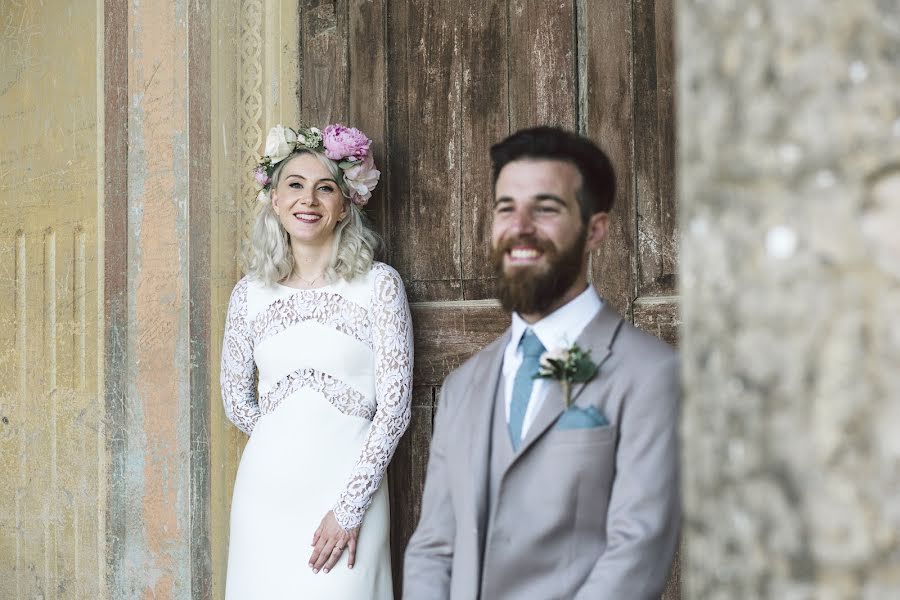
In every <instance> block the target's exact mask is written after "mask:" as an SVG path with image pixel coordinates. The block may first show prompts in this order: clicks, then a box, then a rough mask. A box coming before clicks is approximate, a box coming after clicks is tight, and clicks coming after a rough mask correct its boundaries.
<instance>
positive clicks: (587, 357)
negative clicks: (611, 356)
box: [534, 344, 599, 408]
mask: <svg viewBox="0 0 900 600" xmlns="http://www.w3.org/2000/svg"><path fill="white" fill-rule="evenodd" d="M598 368H599V367H598V366H597V364H596V363H595V362H594V361H592V360H591V351H590V350H587V351H585V350H582V349H581V347H580V346H579V345H578V344H572V346H571V347H569V348H553V349H551V350H548V351H546V352H544V353H543V354H542V355H541V363H540V369H539V370H538V372H537V374H536V375H535V376H534V378H535V379H555V380H556V381H558V382H559V384H560V385H561V386H562V389H563V394H564V397H565V402H566V408H569V406H570V405H571V404H572V384H573V383H584V382H587V381H590V380H591V379H593V378H594V375H596V374H597V369H598Z"/></svg>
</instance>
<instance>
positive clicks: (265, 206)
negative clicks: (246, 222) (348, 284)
mask: <svg viewBox="0 0 900 600" xmlns="http://www.w3.org/2000/svg"><path fill="white" fill-rule="evenodd" d="M307 153H308V154H313V155H315V156H316V158H318V159H319V160H320V161H321V162H322V164H323V165H325V167H326V168H327V169H328V171H329V173H331V176H332V178H333V179H334V180H335V181H336V182H337V184H338V187H339V188H340V190H341V194H342V195H343V196H344V203H345V204H344V205H345V206H346V207H347V216H346V217H345V218H344V219H342V220H341V222H340V223H338V224H337V226H336V227H335V230H334V247H333V248H332V252H331V261H330V263H329V266H328V268H327V269H326V270H325V279H326V281H329V282H333V281H337V280H338V279H340V278H343V279H345V280H347V281H350V280H352V279H354V278H356V277H358V276H360V275H363V274H365V273H368V272H369V269H371V268H372V261H373V260H374V259H375V252H377V250H378V248H379V246H380V245H381V239H380V238H379V236H378V234H377V233H375V232H374V231H372V229H371V228H370V227H369V225H368V222H367V219H366V216H365V215H364V214H363V212H362V210H361V209H360V208H359V207H358V206H357V205H356V204H354V203H353V202H351V201H350V195H351V194H350V190H349V189H348V188H347V184H346V183H344V177H343V173H342V172H341V169H340V167H338V165H337V163H336V162H335V161H333V160H331V159H330V158H328V157H327V156H325V154H323V153H322V152H317V151H314V150H308V149H302V150H298V151H297V152H294V153H293V154H291V155H290V156H289V157H287V158H286V159H284V160H283V161H281V162H280V163H278V165H276V167H275V170H274V171H273V172H272V183H271V186H270V188H269V189H275V188H276V187H277V186H278V182H279V180H280V179H281V172H282V170H283V168H284V165H286V164H287V163H288V162H289V161H291V160H292V159H294V158H295V157H297V156H299V155H301V154H307ZM258 204H259V205H258V208H257V212H256V217H255V218H254V220H253V227H252V228H251V230H250V239H249V240H248V241H247V244H246V245H245V247H244V272H245V273H246V274H247V275H249V276H250V277H253V278H254V279H257V280H259V281H262V282H264V283H266V284H268V285H272V284H273V283H277V282H279V281H283V280H284V279H286V278H288V277H289V276H290V275H291V273H292V272H293V270H294V254H293V252H291V238H290V236H289V235H288V233H287V231H285V229H284V227H283V226H282V225H281V220H279V218H278V215H277V214H275V210H274V209H273V208H272V203H271V202H264V203H262V202H261V203H258Z"/></svg>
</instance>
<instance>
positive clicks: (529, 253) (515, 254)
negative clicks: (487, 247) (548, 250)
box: [509, 248, 541, 260]
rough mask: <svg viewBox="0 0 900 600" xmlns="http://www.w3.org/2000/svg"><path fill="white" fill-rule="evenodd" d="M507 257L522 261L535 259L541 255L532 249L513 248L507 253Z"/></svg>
mask: <svg viewBox="0 0 900 600" xmlns="http://www.w3.org/2000/svg"><path fill="white" fill-rule="evenodd" d="M509 255H510V256H511V257H512V258H516V259H523V260H524V259H529V258H537V257H538V256H540V255H541V253H540V252H538V251H537V250H535V249H534V248H514V249H512V250H510V251H509Z"/></svg>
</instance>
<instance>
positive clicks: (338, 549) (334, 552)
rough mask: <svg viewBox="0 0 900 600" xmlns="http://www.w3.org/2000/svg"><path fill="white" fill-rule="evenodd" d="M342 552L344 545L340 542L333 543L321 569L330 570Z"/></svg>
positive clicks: (323, 570)
mask: <svg viewBox="0 0 900 600" xmlns="http://www.w3.org/2000/svg"><path fill="white" fill-rule="evenodd" d="M343 552H344V546H343V544H341V542H338V543H337V544H335V545H334V548H332V549H331V554H329V556H328V560H327V561H326V562H325V567H324V568H323V569H322V572H323V573H327V572H328V571H330V570H331V569H332V568H333V567H334V565H336V564H337V561H338V560H340V558H341V554H343Z"/></svg>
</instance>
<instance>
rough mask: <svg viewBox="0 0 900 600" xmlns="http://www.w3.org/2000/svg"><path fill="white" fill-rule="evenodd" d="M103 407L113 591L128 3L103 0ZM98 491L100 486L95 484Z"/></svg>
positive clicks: (124, 333) (124, 316) (120, 512)
mask: <svg viewBox="0 0 900 600" xmlns="http://www.w3.org/2000/svg"><path fill="white" fill-rule="evenodd" d="M103 18H104V23H103V30H104V47H103V65H104V66H103V89H104V90H105V98H104V107H103V109H104V110H103V120H104V122H103V152H104V163H105V164H106V165H107V166H106V168H105V169H104V171H103V176H104V181H103V196H104V198H103V223H102V227H103V255H102V260H103V312H104V315H105V319H104V323H103V348H104V357H103V378H104V390H103V396H104V398H103V409H104V411H103V412H104V419H103V422H104V423H105V429H106V431H105V434H106V439H105V442H106V448H105V452H106V456H107V461H108V462H107V465H106V471H105V472H104V473H103V475H102V477H103V479H104V483H105V493H106V497H105V502H106V514H105V515H104V518H105V521H106V531H104V542H105V547H106V548H105V549H106V564H105V565H104V567H105V568H104V569H103V570H102V571H101V572H102V573H105V574H106V581H103V582H99V583H100V585H98V588H102V587H105V588H106V589H107V590H114V589H116V587H115V585H116V583H117V581H118V579H117V578H118V577H119V574H120V573H121V572H122V570H123V564H124V562H125V529H126V528H125V455H126V439H127V437H126V435H125V426H126V414H125V394H126V392H127V389H128V378H127V373H128V365H129V364H130V363H129V356H128V352H127V349H128V348H129V344H128V300H127V298H126V294H127V290H128V268H127V267H128V265H127V261H126V260H125V257H127V256H128V174H127V170H126V164H125V161H123V160H122V157H123V156H128V3H127V2H125V1H124V0H104V4H103ZM101 489H103V487H101Z"/></svg>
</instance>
